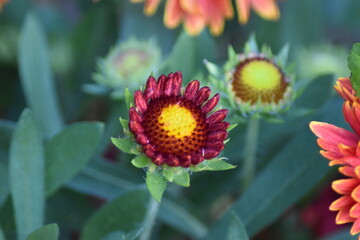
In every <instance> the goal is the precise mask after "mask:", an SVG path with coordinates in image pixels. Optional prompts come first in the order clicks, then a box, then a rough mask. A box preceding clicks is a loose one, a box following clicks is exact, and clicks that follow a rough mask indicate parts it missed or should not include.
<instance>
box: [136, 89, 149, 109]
mask: <svg viewBox="0 0 360 240" xmlns="http://www.w3.org/2000/svg"><path fill="white" fill-rule="evenodd" d="M134 101H135V106H136V108H137V109H138V110H139V112H140V113H142V114H144V113H145V112H146V110H147V103H146V101H145V99H144V97H143V94H142V92H141V91H135V93H134Z"/></svg>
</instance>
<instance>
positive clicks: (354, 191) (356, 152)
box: [310, 78, 360, 240]
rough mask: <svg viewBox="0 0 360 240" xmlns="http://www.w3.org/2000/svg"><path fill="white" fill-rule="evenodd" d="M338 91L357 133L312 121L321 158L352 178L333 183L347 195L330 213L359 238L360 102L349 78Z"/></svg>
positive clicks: (339, 83) (343, 80) (348, 120)
mask: <svg viewBox="0 0 360 240" xmlns="http://www.w3.org/2000/svg"><path fill="white" fill-rule="evenodd" d="M335 89H336V90H337V91H338V93H339V95H341V96H342V97H343V98H344V99H345V103H344V105H343V113H344V117H345V120H346V121H347V122H348V123H349V125H350V126H351V128H352V129H353V130H354V132H351V131H348V130H345V129H342V128H339V127H336V126H334V125H331V124H328V123H322V122H311V123H310V128H311V130H312V131H313V133H314V134H315V135H316V136H317V137H319V139H318V140H317V142H318V144H319V146H320V147H321V148H322V149H323V150H321V151H320V153H321V155H323V156H324V157H325V158H327V159H329V160H330V163H329V165H330V166H333V165H342V167H340V168H339V172H340V173H342V174H343V175H345V176H346V177H349V178H346V179H341V180H337V181H334V182H333V184H332V188H333V189H334V190H335V191H336V192H337V193H339V194H341V195H343V196H342V197H340V198H339V199H337V200H336V201H334V202H333V203H332V204H331V206H330V210H331V211H338V214H337V217H336V223H337V224H343V223H353V226H352V228H351V231H350V233H351V234H352V235H355V234H358V233H360V103H359V101H358V98H357V97H356V96H355V92H354V90H353V89H352V86H351V82H350V80H349V79H346V78H341V79H338V81H337V83H336V86H335ZM359 240H360V237H359Z"/></svg>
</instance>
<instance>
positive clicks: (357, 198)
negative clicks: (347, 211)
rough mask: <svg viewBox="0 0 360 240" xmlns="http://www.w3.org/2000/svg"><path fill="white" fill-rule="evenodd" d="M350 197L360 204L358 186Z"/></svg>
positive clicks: (359, 189) (359, 187)
mask: <svg viewBox="0 0 360 240" xmlns="http://www.w3.org/2000/svg"><path fill="white" fill-rule="evenodd" d="M351 197H352V198H353V199H354V200H355V201H356V202H360V186H357V187H356V188H355V189H354V190H353V191H352V193H351Z"/></svg>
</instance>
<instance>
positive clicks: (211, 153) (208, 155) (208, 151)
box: [203, 148, 220, 159]
mask: <svg viewBox="0 0 360 240" xmlns="http://www.w3.org/2000/svg"><path fill="white" fill-rule="evenodd" d="M219 153H220V151H216V150H215V149H212V148H205V149H204V152H203V154H204V158H205V159H212V158H214V157H216V156H218V155H219Z"/></svg>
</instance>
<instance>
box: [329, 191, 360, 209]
mask: <svg viewBox="0 0 360 240" xmlns="http://www.w3.org/2000/svg"><path fill="white" fill-rule="evenodd" d="M354 203H355V201H354V200H353V199H352V198H351V196H349V195H346V196H342V197H340V198H338V199H337V200H335V201H334V202H333V203H332V204H331V205H330V207H329V209H330V211H338V210H341V209H343V208H345V207H347V206H350V205H351V206H352V205H353V204H354ZM349 210H350V208H349Z"/></svg>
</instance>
